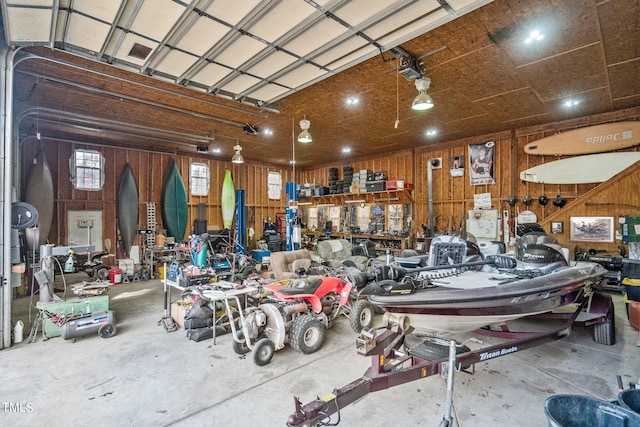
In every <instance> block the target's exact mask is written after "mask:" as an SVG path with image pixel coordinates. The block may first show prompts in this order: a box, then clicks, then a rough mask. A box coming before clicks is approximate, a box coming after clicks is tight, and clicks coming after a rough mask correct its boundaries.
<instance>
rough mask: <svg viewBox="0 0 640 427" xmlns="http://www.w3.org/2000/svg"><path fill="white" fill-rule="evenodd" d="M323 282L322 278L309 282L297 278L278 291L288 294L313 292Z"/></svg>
mask: <svg viewBox="0 0 640 427" xmlns="http://www.w3.org/2000/svg"><path fill="white" fill-rule="evenodd" d="M321 284H322V279H320V278H316V279H312V280H310V281H309V282H307V281H304V280H295V281H294V282H293V283H292V284H291V286H288V287H286V288H282V289H280V290H279V291H278V292H280V293H281V294H286V295H298V294H313V293H315V292H316V290H317V289H318V288H319V287H320V285H321Z"/></svg>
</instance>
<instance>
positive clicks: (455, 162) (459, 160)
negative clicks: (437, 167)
mask: <svg viewBox="0 0 640 427" xmlns="http://www.w3.org/2000/svg"><path fill="white" fill-rule="evenodd" d="M450 166H451V167H450V168H449V173H450V174H451V176H464V156H454V157H452V158H451V165H450Z"/></svg>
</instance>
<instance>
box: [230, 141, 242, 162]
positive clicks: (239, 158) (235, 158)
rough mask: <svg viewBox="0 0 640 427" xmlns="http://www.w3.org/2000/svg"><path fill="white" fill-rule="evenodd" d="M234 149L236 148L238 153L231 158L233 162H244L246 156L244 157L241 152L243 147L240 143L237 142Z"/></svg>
mask: <svg viewBox="0 0 640 427" xmlns="http://www.w3.org/2000/svg"><path fill="white" fill-rule="evenodd" d="M233 149H234V150H236V154H234V155H233V157H232V158H231V163H244V157H242V154H240V152H241V151H242V147H241V146H240V144H239V143H236V145H235V147H233Z"/></svg>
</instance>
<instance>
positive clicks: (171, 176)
mask: <svg viewBox="0 0 640 427" xmlns="http://www.w3.org/2000/svg"><path fill="white" fill-rule="evenodd" d="M160 205H161V211H162V222H163V223H164V227H165V228H166V229H167V236H168V237H173V238H175V239H176V240H178V241H181V240H182V239H183V238H184V233H185V231H186V229H187V216H188V213H189V212H188V208H187V190H186V188H185V186H184V182H183V181H182V176H181V175H180V170H179V169H178V165H176V162H175V161H174V160H173V159H169V164H168V165H167V169H166V170H165V173H164V179H163V184H162V198H161V202H160Z"/></svg>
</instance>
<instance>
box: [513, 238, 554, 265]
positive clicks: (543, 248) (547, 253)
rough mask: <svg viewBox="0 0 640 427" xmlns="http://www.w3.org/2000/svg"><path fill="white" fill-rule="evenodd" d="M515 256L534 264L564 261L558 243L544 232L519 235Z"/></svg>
mask: <svg viewBox="0 0 640 427" xmlns="http://www.w3.org/2000/svg"><path fill="white" fill-rule="evenodd" d="M516 258H517V259H519V260H520V261H524V262H527V263H535V264H548V263H552V262H558V261H560V262H564V261H565V259H564V255H563V254H562V246H560V243H558V241H557V240H556V239H555V237H553V236H550V235H548V234H546V233H528V234H525V235H524V236H521V237H520V238H519V239H518V241H517V243H516Z"/></svg>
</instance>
